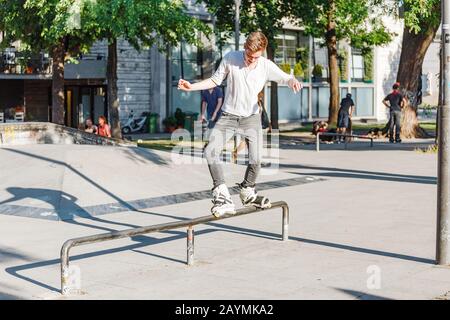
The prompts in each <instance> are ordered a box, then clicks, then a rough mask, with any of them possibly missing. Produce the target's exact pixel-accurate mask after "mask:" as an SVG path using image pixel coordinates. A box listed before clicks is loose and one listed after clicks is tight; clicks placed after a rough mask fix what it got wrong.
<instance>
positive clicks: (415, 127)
mask: <svg viewBox="0 0 450 320" xmlns="http://www.w3.org/2000/svg"><path fill="white" fill-rule="evenodd" d="M398 3H399V6H400V9H401V10H402V11H403V13H404V14H403V17H404V29H403V39H402V51H401V55H400V63H399V66H398V72H397V81H398V82H400V85H401V88H402V92H403V93H404V94H405V96H406V97H407V98H408V99H407V104H406V106H405V107H404V110H403V118H402V136H403V137H404V138H413V137H423V136H427V135H428V134H427V133H426V131H425V130H423V129H422V128H421V127H420V126H419V121H418V119H417V106H418V104H419V102H420V99H419V86H420V85H421V83H420V81H421V75H422V65H423V61H424V58H425V54H426V53H427V50H428V48H429V46H430V44H431V42H432V41H433V39H434V37H435V36H436V32H437V30H438V28H439V25H440V21H441V1H440V0H402V1H399V2H398Z"/></svg>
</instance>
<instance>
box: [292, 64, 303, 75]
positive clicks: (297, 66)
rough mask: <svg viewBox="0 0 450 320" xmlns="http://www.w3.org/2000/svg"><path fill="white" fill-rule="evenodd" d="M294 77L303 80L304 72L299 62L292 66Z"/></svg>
mask: <svg viewBox="0 0 450 320" xmlns="http://www.w3.org/2000/svg"><path fill="white" fill-rule="evenodd" d="M294 75H295V76H296V77H298V78H304V77H305V72H304V71H303V67H302V64H301V62H297V63H296V64H295V66H294Z"/></svg>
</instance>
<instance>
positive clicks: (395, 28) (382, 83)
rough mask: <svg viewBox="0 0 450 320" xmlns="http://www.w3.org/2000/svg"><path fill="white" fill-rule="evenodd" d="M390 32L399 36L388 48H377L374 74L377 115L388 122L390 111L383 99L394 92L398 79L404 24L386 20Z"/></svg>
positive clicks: (389, 19)
mask: <svg viewBox="0 0 450 320" xmlns="http://www.w3.org/2000/svg"><path fill="white" fill-rule="evenodd" d="M384 22H385V24H386V26H387V27H388V28H389V30H390V31H392V32H395V33H396V34H397V36H396V37H394V38H393V41H392V42H391V43H389V44H388V45H386V46H380V47H376V48H375V55H374V74H375V79H374V83H375V99H374V100H375V101H374V107H375V115H376V117H377V120H380V121H381V120H386V119H387V118H388V114H387V112H388V110H387V108H386V107H384V105H383V104H382V103H381V101H382V100H383V98H384V97H385V96H386V95H387V94H388V93H389V92H390V91H391V90H392V85H393V84H394V83H395V80H396V78H397V70H398V64H399V62H400V54H401V49H402V37H403V22H402V21H401V20H396V19H393V18H386V19H384Z"/></svg>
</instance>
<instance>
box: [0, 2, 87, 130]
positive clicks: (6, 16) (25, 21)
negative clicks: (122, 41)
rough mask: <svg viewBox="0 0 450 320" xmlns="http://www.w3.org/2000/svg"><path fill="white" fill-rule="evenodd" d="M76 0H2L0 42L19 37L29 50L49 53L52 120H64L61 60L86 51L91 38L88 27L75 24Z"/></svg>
mask: <svg viewBox="0 0 450 320" xmlns="http://www.w3.org/2000/svg"><path fill="white" fill-rule="evenodd" d="M81 10H82V2H81V1H80V0H2V1H0V30H2V31H4V32H5V38H4V39H3V41H2V43H1V45H2V46H9V45H10V44H11V43H13V42H14V41H20V42H21V43H22V45H23V46H26V47H27V48H29V49H30V50H31V51H32V52H35V53H40V52H41V51H46V52H49V53H51V56H52V59H53V64H52V121H53V122H54V123H58V124H64V62H65V61H67V60H69V59H71V57H74V56H77V55H78V54H79V53H82V52H86V51H87V49H88V48H89V46H90V45H91V44H92V43H93V41H94V40H95V39H94V37H93V34H92V33H91V32H90V30H89V29H88V28H84V27H82V26H81V25H79V22H80V23H81V20H80V19H79V18H80V15H81Z"/></svg>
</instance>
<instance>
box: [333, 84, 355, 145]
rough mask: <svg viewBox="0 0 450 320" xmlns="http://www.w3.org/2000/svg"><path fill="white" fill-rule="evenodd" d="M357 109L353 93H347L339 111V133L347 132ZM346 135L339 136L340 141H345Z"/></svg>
mask: <svg viewBox="0 0 450 320" xmlns="http://www.w3.org/2000/svg"><path fill="white" fill-rule="evenodd" d="M354 109H355V103H354V102H353V99H352V95H351V93H347V95H346V96H345V98H344V99H342V101H341V107H340V109H339V113H338V122H337V133H341V134H345V133H346V132H347V128H349V126H350V119H351V117H352V114H353V111H354ZM344 139H345V138H344V137H342V136H338V140H337V141H338V143H339V142H341V141H344Z"/></svg>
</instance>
